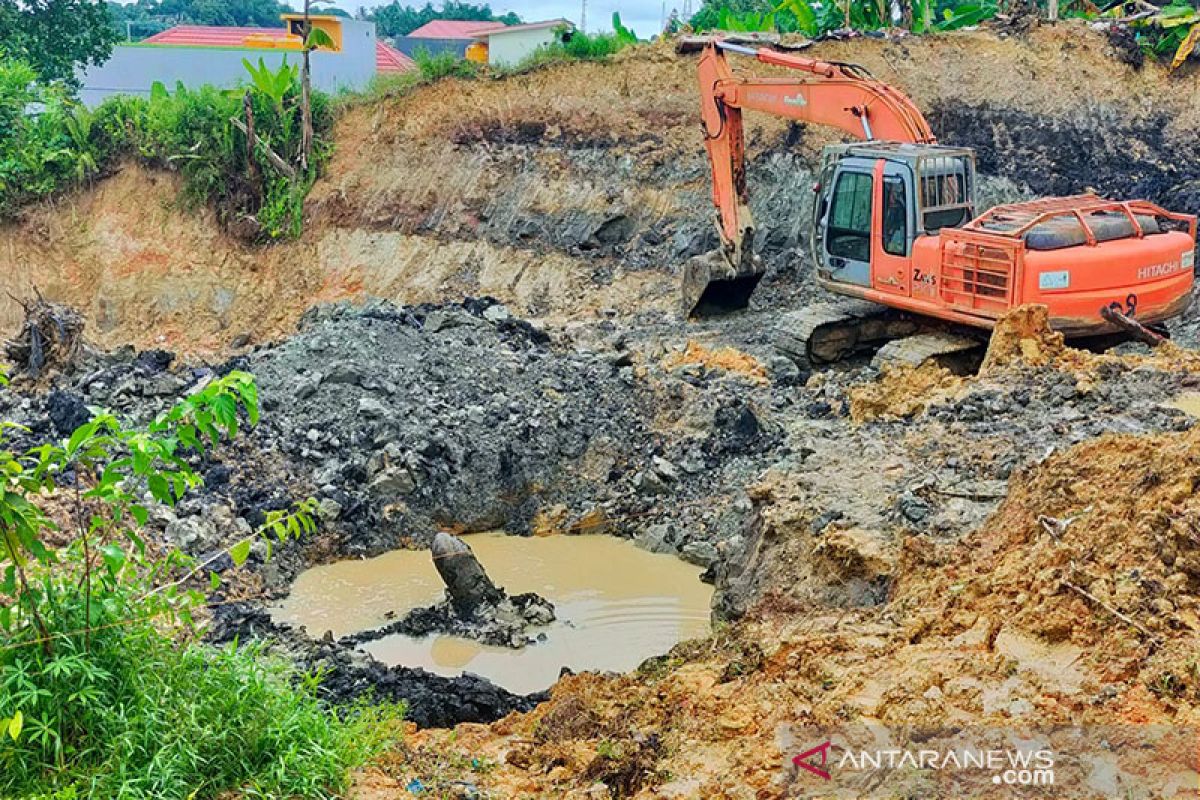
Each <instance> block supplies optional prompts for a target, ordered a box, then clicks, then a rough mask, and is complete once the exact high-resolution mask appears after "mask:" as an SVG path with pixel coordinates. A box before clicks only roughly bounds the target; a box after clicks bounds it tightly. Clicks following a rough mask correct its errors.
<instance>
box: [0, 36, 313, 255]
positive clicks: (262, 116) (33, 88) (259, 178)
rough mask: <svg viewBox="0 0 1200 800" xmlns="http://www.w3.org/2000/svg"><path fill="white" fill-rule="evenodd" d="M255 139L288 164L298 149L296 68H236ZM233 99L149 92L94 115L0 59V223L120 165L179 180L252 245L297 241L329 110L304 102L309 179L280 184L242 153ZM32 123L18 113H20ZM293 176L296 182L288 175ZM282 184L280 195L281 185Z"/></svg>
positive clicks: (189, 199) (239, 112)
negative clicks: (245, 232) (152, 169)
mask: <svg viewBox="0 0 1200 800" xmlns="http://www.w3.org/2000/svg"><path fill="white" fill-rule="evenodd" d="M246 67H247V72H248V75H249V78H250V79H251V80H250V86H249V89H248V91H249V94H250V107H251V111H252V114H253V117H254V125H255V133H256V137H257V138H258V139H259V140H260V141H261V142H263V143H265V147H269V148H270V149H271V150H273V151H274V152H275V153H276V154H277V155H278V156H279V158H280V159H281V160H282V161H283V162H285V163H286V164H291V165H296V164H297V161H298V160H299V155H300V149H301V120H300V82H299V78H298V76H297V69H296V67H294V66H288V65H286V64H285V65H284V66H283V67H281V68H280V69H278V70H271V69H268V68H267V67H266V66H265V65H264V64H263V63H262V61H261V60H260V61H259V64H258V65H257V66H255V65H253V64H250V63H249V62H247V63H246ZM243 103H244V99H243V91H242V90H232V91H229V90H223V89H218V88H215V87H213V86H202V87H200V88H196V89H189V88H187V87H185V86H183V85H182V84H178V85H177V86H176V87H175V89H174V91H168V90H167V88H166V87H165V86H163V85H162V84H159V83H156V84H155V85H154V87H153V88H152V90H151V93H150V97H149V98H137V97H124V96H117V97H112V98H109V99H107V100H105V102H104V103H102V104H101V105H100V106H99V107H98V108H96V109H95V110H94V111H88V110H87V109H85V108H83V107H82V106H80V105H78V104H76V103H74V102H72V101H70V100H69V98H67V97H66V96H65V95H63V94H62V93H61V92H59V91H57V90H54V89H50V88H46V87H41V86H38V85H36V84H34V83H33V82H32V70H30V69H29V68H28V67H27V66H25V65H23V64H21V63H20V62H14V61H10V60H3V59H0V217H11V216H13V215H14V214H16V213H17V212H18V211H19V210H20V209H21V208H22V207H23V206H25V205H27V204H28V203H30V202H32V201H35V200H37V199H40V198H43V197H46V196H48V195H51V194H53V193H55V192H58V191H62V190H63V189H66V188H69V187H71V186H75V185H78V184H80V183H82V182H85V181H87V180H89V179H91V178H92V177H94V176H95V175H97V174H99V173H101V172H103V171H104V170H105V169H107V168H109V167H110V166H111V165H112V164H113V163H115V162H116V161H117V160H118V159H120V158H121V157H123V156H132V157H136V158H139V159H141V160H143V161H145V162H147V163H150V164H153V165H154V166H157V167H160V168H164V169H169V170H173V171H177V172H179V173H180V175H182V177H183V179H184V197H183V199H184V201H185V202H186V203H187V204H197V203H205V202H207V203H212V204H213V205H214V207H215V208H216V209H217V211H218V214H219V215H220V216H221V218H222V219H223V220H225V221H227V222H234V221H239V220H246V219H252V220H254V221H255V222H257V226H256V230H257V231H258V236H259V238H262V239H274V238H280V237H288V236H296V235H298V234H299V232H300V225H299V222H300V220H301V218H302V211H303V201H304V197H305V195H306V193H307V190H308V188H309V187H310V186H311V185H312V178H313V177H314V176H315V175H316V174H317V172H318V171H319V170H320V168H321V166H322V165H323V164H324V162H325V161H326V159H327V156H328V153H329V150H330V146H329V144H328V141H327V139H326V137H325V133H326V132H327V131H328V130H329V129H330V128H331V127H332V124H333V112H332V108H331V106H330V103H329V99H328V97H327V96H326V95H324V94H322V93H320V92H313V93H312V117H313V130H314V138H315V149H314V152H313V158H312V161H311V162H310V163H309V169H308V174H305V175H300V174H297V175H296V176H295V177H292V176H290V175H282V174H281V173H280V171H279V169H278V166H277V165H276V164H275V163H273V162H272V161H271V159H270V158H269V157H268V156H267V153H266V151H265V150H264V146H262V145H260V146H259V147H258V148H257V149H256V150H255V151H254V153H253V155H250V154H248V152H247V146H246V134H245V133H244V132H243V131H242V130H241V129H239V128H238V127H237V126H235V125H234V124H233V123H232V122H231V119H237V120H239V121H243V122H244V110H243ZM31 108H33V109H36V113H33V114H30V113H28V110H29V109H31ZM293 171H295V172H297V173H299V170H298V168H297V167H295V166H293ZM281 181H282V182H284V183H287V184H288V188H287V189H286V190H284V189H283V188H281V187H280V185H279V184H280V183H281Z"/></svg>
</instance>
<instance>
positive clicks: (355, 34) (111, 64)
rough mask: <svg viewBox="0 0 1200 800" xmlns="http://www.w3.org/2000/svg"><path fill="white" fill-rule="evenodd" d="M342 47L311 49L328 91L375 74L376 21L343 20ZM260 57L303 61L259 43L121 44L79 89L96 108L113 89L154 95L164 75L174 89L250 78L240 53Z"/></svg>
mask: <svg viewBox="0 0 1200 800" xmlns="http://www.w3.org/2000/svg"><path fill="white" fill-rule="evenodd" d="M342 26H343V27H342V50H341V52H338V53H329V52H323V51H320V50H318V51H315V52H314V53H313V54H312V82H313V86H314V87H315V88H317V89H320V90H322V91H325V92H336V91H338V90H339V89H361V88H364V87H366V85H367V84H368V83H369V82H370V80H371V79H372V78H373V77H375V23H373V22H360V21H358V20H342ZM260 58H261V59H262V60H263V61H264V62H265V63H266V64H267V66H269V67H271V68H272V69H275V68H278V67H279V66H280V65H281V64H282V63H283V60H284V58H286V59H287V63H289V64H299V63H300V60H301V58H302V54H301V53H300V51H298V50H280V49H275V48H256V47H189V46H184V45H136V44H135V45H118V46H116V47H114V48H113V53H112V57H111V58H109V59H108V61H105V62H104V63H103V64H101V65H100V66H98V67H90V68H88V69H87V70H85V71H84V72H83V73H82V74H81V76H80V80H81V83H82V88H81V89H80V92H79V97H80V100H81V101H82V102H83V104H84V105H86V106H88V107H92V108H94V107H95V106H97V105H99V104H100V103H101V102H102V101H103V100H104V99H105V98H106V97H110V96H112V95H114V94H130V95H141V96H143V97H149V96H150V87H151V85H153V83H154V82H155V81H161V82H162V83H163V84H164V85H166V87H167V88H168V89H174V88H175V84H176V82H177V81H183V85H184V86H187V87H189V88H195V87H198V86H201V85H203V84H206V83H208V84H212V85H213V86H219V87H224V88H231V87H234V86H237V85H238V84H239V83H248V82H249V79H250V76H249V74H248V73H247V72H246V67H245V66H244V65H243V64H242V59H247V60H248V61H250V62H251V63H252V64H255V65H257V64H258V60H259V59H260Z"/></svg>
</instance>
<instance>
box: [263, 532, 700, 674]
mask: <svg viewBox="0 0 1200 800" xmlns="http://www.w3.org/2000/svg"><path fill="white" fill-rule="evenodd" d="M464 538H465V540H466V541H467V542H468V543H469V544H470V545H471V549H472V550H474V551H475V555H476V556H478V557H479V560H480V561H481V562H482V563H483V565H484V567H486V568H487V571H488V574H490V575H491V576H492V579H493V580H494V581H495V582H496V583H497V584H498V585H501V586H503V587H505V588H506V589H507V590H508V591H509V593H510V594H517V593H520V592H537V593H538V594H540V595H542V596H544V597H546V598H547V599H549V600H550V601H551V602H553V603H554V606H555V611H556V613H557V615H558V621H557V622H555V623H554V624H552V625H550V626H548V627H547V628H545V631H544V632H545V633H546V637H547V638H546V641H544V642H539V643H537V644H536V645H530V646H528V647H526V648H525V649H524V650H510V649H507V648H502V647H489V646H485V645H481V644H479V643H477V642H473V641H470V640H466V639H460V638H458V637H453V636H434V637H426V638H423V639H412V638H409V637H407V636H399V635H397V636H389V637H386V638H384V639H380V640H378V641H374V642H370V643H368V644H365V645H363V647H364V648H365V649H366V650H367V651H368V652H370V653H371V654H372V655H374V656H375V657H376V658H378V659H379V660H380V661H383V662H384V663H386V664H403V665H405V666H409V667H422V668H424V669H427V670H429V671H430V672H435V673H437V674H439V675H458V674H460V673H462V672H464V671H465V672H472V673H475V674H477V675H482V676H484V677H486V678H489V679H491V680H492V681H494V682H496V683H497V684H499V685H501V686H504V687H505V688H507V689H509V690H510V691H514V692H520V693H526V692H532V691H537V690H539V689H545V688H546V687H548V686H550V685H551V684H553V683H554V681H555V680H557V679H558V674H559V670H560V669H561V668H562V667H564V666H566V667H570V668H571V669H573V670H576V671H582V670H612V671H618V672H624V671H627V670H630V669H633V668H634V667H636V666H637V665H638V664H640V663H641V662H642V661H644V660H645V659H647V658H649V657H650V656H654V655H659V654H662V653H665V652H666V651H667V650H669V649H670V648H671V647H672V646H673V645H674V644H676V643H677V642H679V641H682V640H684V639H690V638H694V637H697V636H704V635H706V634H707V633H708V631H709V605H710V603H711V601H712V587H711V586H708V585H707V584H704V583H701V582H700V580H699V577H700V572H701V570H700V568H699V567H696V566H693V565H691V564H687V563H684V562H683V561H680V560H679V559H677V558H675V557H674V556H670V555H662V554H656V553H649V552H646V551H645V550H642V549H640V548H638V547H635V546H634V545H633V544H632V543H630V542H628V541H625V540H622V539H617V538H614V537H612V536H549V537H540V538H539V537H534V538H524V537H519V536H505V535H503V534H499V533H480V534H474V535H471V536H467V537H464ZM442 591H443V590H442V582H441V580H440V579H439V578H438V576H437V572H436V570H434V567H433V562H432V561H431V560H430V558H429V553H428V552H425V551H414V550H396V551H393V552H391V553H386V554H384V555H382V556H379V557H378V558H372V559H368V560H365V561H342V562H339V563H337V564H330V565H327V566H323V567H314V568H313V569H310V570H307V571H305V572H304V573H302V574H301V575H300V576H299V577H298V578H297V579H296V582H295V584H294V585H293V587H292V593H291V595H290V596H289V597H288V598H287V600H285V601H284V602H283V603H282V605H281V606H280V607H279V608H277V609H276V610H275V611H274V617H275V619H276V620H278V621H281V622H290V623H293V624H300V625H304V626H305V627H306V628H308V631H309V633H310V634H311V635H313V636H320V635H321V634H323V633H324V632H325V631H326V630H331V631H333V634H334V635H335V636H344V635H346V634H348V633H353V632H356V631H360V630H364V629H367V628H373V627H377V626H379V625H383V624H384V623H386V622H387V620H388V618H387V616H386V615H387V614H388V612H395V613H396V614H397V615H400V614H403V613H404V612H406V611H408V610H409V609H411V608H414V607H415V606H419V605H429V604H431V603H434V602H436V601H437V600H439V599H440V598H441V597H442Z"/></svg>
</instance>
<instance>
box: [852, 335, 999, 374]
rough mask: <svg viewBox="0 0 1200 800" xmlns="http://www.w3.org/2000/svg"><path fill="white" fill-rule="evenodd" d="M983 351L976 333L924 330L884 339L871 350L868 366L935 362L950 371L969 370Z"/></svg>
mask: <svg viewBox="0 0 1200 800" xmlns="http://www.w3.org/2000/svg"><path fill="white" fill-rule="evenodd" d="M983 350H984V341H983V340H982V339H981V338H980V337H978V336H969V335H964V334H961V333H953V332H951V331H927V332H923V333H918V334H915V335H913V336H906V337H904V338H903V339H893V340H892V341H890V342H888V343H887V344H885V345H884V346H883V347H881V348H879V350H878V352H876V353H875V357H874V358H872V359H871V366H873V367H875V368H876V369H882V368H883V367H919V366H921V365H922V364H924V363H926V362H927V361H936V362H938V363H939V364H942V365H943V366H947V367H950V369H951V371H952V372H970V371H973V369H974V367H975V366H977V362H978V360H979V358H981V357H982V355H983Z"/></svg>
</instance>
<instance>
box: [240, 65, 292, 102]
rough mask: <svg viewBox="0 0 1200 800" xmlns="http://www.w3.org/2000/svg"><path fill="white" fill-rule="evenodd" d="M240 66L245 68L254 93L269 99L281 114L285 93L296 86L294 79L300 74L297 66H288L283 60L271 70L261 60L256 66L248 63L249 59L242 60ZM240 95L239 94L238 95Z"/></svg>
mask: <svg viewBox="0 0 1200 800" xmlns="http://www.w3.org/2000/svg"><path fill="white" fill-rule="evenodd" d="M242 65H243V66H245V67H246V71H247V72H248V73H250V82H251V86H252V88H253V89H254V91H256V92H258V93H259V94H261V95H263V96H264V97H266V98H268V99H270V101H271V102H272V103H273V104H274V105H275V107H276V109H278V110H279V113H280V114H282V113H283V100H284V98H285V97H287V93H288V92H289V91H291V89H292V87H293V86H295V85H296V77H297V76H298V75H299V74H300V67H299V65H291V66H289V65H288V63H287V58H286V57H285V58H284V59H283V64H282V65H281V66H280V67H279V69H277V70H272V69H271V68H270V67H268V66H267V65H266V62H265V61H263V59H261V58H259V59H258V66H257V67H256V66H254V65H253V64H251V63H250V60H249V59H245V58H243V59H242ZM239 94H240V93H239Z"/></svg>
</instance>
